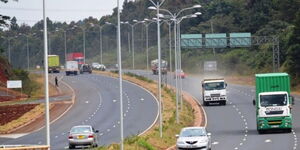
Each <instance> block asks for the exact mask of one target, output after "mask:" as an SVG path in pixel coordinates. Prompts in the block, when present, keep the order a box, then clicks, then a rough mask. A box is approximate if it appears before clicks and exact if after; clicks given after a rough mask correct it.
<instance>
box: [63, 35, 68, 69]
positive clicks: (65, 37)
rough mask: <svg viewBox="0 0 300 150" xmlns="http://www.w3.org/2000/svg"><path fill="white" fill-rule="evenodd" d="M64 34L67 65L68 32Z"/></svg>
mask: <svg viewBox="0 0 300 150" xmlns="http://www.w3.org/2000/svg"><path fill="white" fill-rule="evenodd" d="M63 32H64V39H65V64H66V63H67V31H65V30H64V31H63Z"/></svg>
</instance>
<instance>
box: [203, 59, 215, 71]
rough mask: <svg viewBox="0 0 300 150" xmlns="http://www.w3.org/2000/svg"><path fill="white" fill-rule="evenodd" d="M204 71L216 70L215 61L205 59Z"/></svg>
mask: <svg viewBox="0 0 300 150" xmlns="http://www.w3.org/2000/svg"><path fill="white" fill-rule="evenodd" d="M203 68H204V71H217V61H205V62H204V66H203Z"/></svg>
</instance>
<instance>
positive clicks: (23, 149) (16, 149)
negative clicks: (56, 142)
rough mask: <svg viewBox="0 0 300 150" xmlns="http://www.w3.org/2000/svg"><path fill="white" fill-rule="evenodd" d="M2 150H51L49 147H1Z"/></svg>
mask: <svg viewBox="0 0 300 150" xmlns="http://www.w3.org/2000/svg"><path fill="white" fill-rule="evenodd" d="M0 150H50V146H48V145H0Z"/></svg>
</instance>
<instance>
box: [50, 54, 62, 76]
mask: <svg viewBox="0 0 300 150" xmlns="http://www.w3.org/2000/svg"><path fill="white" fill-rule="evenodd" d="M48 72H49V73H59V72H60V65H59V56H58V55H48Z"/></svg>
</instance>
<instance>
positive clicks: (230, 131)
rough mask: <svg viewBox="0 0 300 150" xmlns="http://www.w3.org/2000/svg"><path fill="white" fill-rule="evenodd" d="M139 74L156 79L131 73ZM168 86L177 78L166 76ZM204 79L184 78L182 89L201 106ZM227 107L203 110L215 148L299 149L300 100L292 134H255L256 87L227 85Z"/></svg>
mask: <svg viewBox="0 0 300 150" xmlns="http://www.w3.org/2000/svg"><path fill="white" fill-rule="evenodd" d="M131 72H134V73H136V74H139V75H143V76H146V77H149V78H151V79H155V80H156V79H157V77H158V76H157V75H152V73H150V72H145V71H131ZM167 76H168V77H167V83H169V84H170V83H171V84H172V85H173V86H174V85H175V80H174V77H173V76H171V75H170V74H168V75H167ZM201 80H202V78H201V77H189V76H188V77H187V78H186V79H183V90H184V91H186V92H188V93H190V94H191V95H192V96H194V97H195V98H196V99H197V100H198V101H199V103H201V104H202V96H201V83H200V82H201ZM227 92H228V93H227V96H228V100H229V101H228V104H227V105H226V106H219V105H212V106H206V107H204V110H205V112H206V115H207V125H206V126H207V130H208V132H211V133H212V145H213V147H212V149H216V150H295V149H299V146H298V137H300V131H299V128H300V120H299V119H298V118H299V117H297V116H299V115H300V101H299V100H300V99H299V98H296V97H295V105H294V106H293V110H292V111H293V116H294V117H293V119H294V120H293V131H292V133H282V132H275V133H268V134H262V135H260V134H258V132H257V131H256V118H255V115H256V114H255V107H254V106H253V104H252V100H253V99H254V96H255V93H254V92H255V89H254V87H253V86H246V85H235V84H228V87H227Z"/></svg>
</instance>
